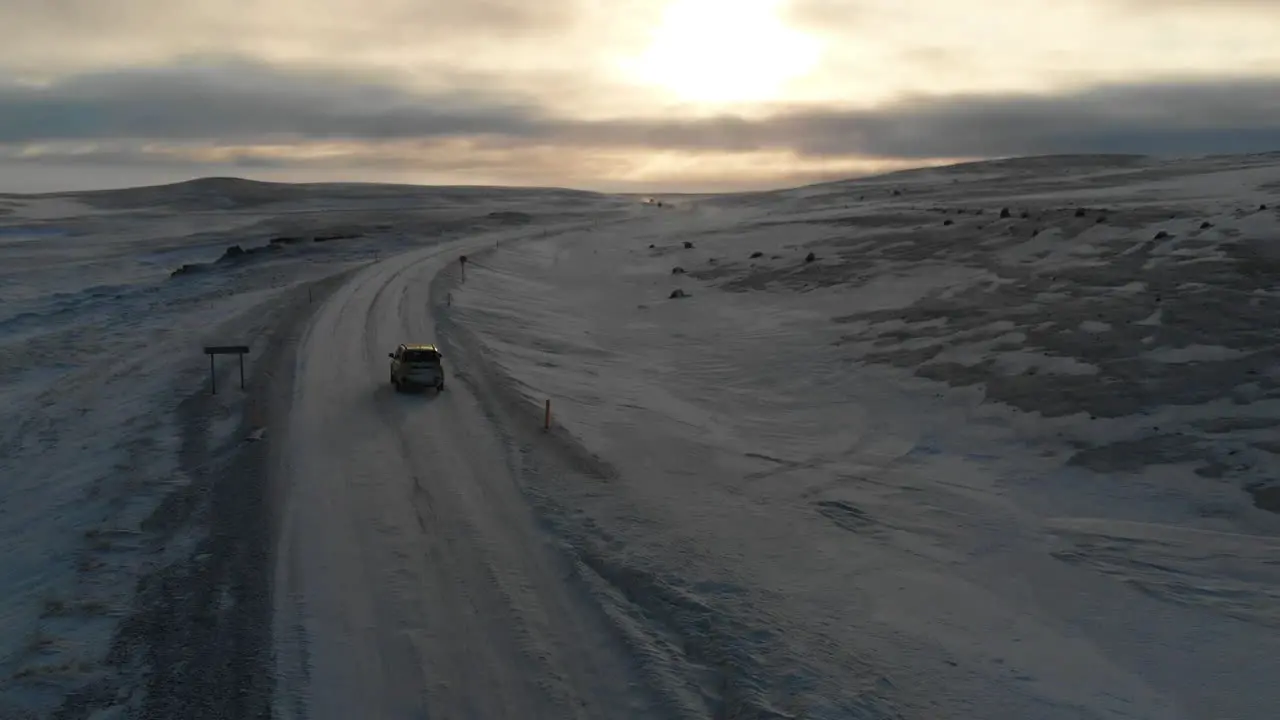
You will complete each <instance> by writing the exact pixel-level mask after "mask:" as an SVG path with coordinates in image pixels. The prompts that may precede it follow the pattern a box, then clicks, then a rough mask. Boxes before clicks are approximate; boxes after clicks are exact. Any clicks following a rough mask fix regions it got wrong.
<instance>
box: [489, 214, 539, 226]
mask: <svg viewBox="0 0 1280 720" xmlns="http://www.w3.org/2000/svg"><path fill="white" fill-rule="evenodd" d="M487 217H488V218H490V219H492V220H498V221H501V222H504V223H507V224H508V225H523V224H525V223H528V222H531V221H532V220H533V216H532V215H530V214H528V213H522V212H515V211H514V210H497V211H494V212H491V213H489V214H488V216H487Z"/></svg>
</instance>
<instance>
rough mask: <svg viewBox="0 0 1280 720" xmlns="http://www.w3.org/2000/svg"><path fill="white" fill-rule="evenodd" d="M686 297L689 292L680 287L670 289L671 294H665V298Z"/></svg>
mask: <svg viewBox="0 0 1280 720" xmlns="http://www.w3.org/2000/svg"><path fill="white" fill-rule="evenodd" d="M687 297H689V293H687V292H685V291H683V290H681V289H680V288H676V289H675V290H672V291H671V294H670V295H668V296H667V299H668V300H675V299H677V298H687Z"/></svg>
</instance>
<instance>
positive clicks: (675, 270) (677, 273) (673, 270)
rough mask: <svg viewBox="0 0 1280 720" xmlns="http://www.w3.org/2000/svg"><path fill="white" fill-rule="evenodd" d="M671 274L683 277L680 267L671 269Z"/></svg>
mask: <svg viewBox="0 0 1280 720" xmlns="http://www.w3.org/2000/svg"><path fill="white" fill-rule="evenodd" d="M671 274H672V275H683V274H684V268H682V267H680V266H679V265H677V266H676V267H673V268H671Z"/></svg>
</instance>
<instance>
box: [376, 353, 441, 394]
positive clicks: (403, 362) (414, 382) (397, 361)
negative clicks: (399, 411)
mask: <svg viewBox="0 0 1280 720" xmlns="http://www.w3.org/2000/svg"><path fill="white" fill-rule="evenodd" d="M387 357H389V358H391V384H392V385H394V386H395V388H396V391H397V392H403V391H404V390H407V389H409V388H413V387H419V388H429V387H433V388H435V389H436V391H437V392H439V391H440V390H444V365H443V364H442V363H441V355H440V350H439V349H438V348H436V346H435V345H408V344H401V345H400V346H398V347H396V351H395V352H393V353H387Z"/></svg>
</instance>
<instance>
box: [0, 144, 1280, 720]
mask: <svg viewBox="0 0 1280 720" xmlns="http://www.w3.org/2000/svg"><path fill="white" fill-rule="evenodd" d="M656 199H657V200H660V201H661V202H660V203H659V202H646V201H645V199H644V198H639V197H629V196H608V195H596V194H591V193H576V192H572V191H559V190H502V189H481V188H417V187H400V186H366V185H349V186H343V185H336V186H335V185H322V186H289V185H272V184H260V183H250V182H247V181H239V180H230V179H227V180H223V179H212V180H202V181H196V182H193V183H185V184H181V185H177V186H167V187H159V188H141V189H136V190H128V191H111V192H103V193H89V194H77V195H61V196H4V197H0V282H2V283H3V286H2V287H0V348H3V350H2V353H0V379H2V381H0V393H2V394H3V405H2V406H0V407H3V408H4V413H5V417H4V420H3V422H0V451H2V454H0V477H2V478H3V482H0V488H2V489H0V537H2V538H3V544H2V545H0V547H3V548H4V554H3V557H2V560H0V578H2V579H3V580H4V584H5V587H7V588H11V591H10V593H9V594H8V595H7V597H6V600H7V602H6V603H5V605H4V606H3V607H2V608H0V629H2V630H3V632H0V662H2V668H0V669H3V670H4V671H5V676H4V678H3V681H2V682H3V685H0V717H4V718H8V717H15V718H22V717H52V716H59V717H190V718H199V717H249V716H253V717H268V716H270V717H277V718H314V719H316V720H320V719H321V718H340V717H341V718H349V717H368V718H384V717H385V718H403V717H451V718H453V717H457V718H463V717H475V718H482V717H483V718H489V717H517V716H519V717H540V718H541V717H546V718H571V717H579V718H600V717H610V718H612V717H636V718H699V717H705V718H722V717H758V718H814V719H819V718H821V719H826V718H858V719H860V720H862V719H875V720H879V719H882V718H883V719H889V718H905V719H911V720H915V719H921V720H923V719H925V718H928V719H931V720H932V719H943V718H954V719H957V720H958V719H961V718H965V719H969V718H991V719H1004V718H1008V719H1009V720H1013V719H1014V718H1018V719H1022V718H1038V719H1040V718H1043V719H1046V720H1055V719H1059V718H1061V719H1063V720H1065V719H1067V718H1071V719H1077V718H1098V719H1103V718H1106V719H1111V718H1142V719H1144V720H1145V719H1151V720H1156V719H1159V720H1177V719H1182V718H1186V719H1188V720H1192V719H1195V720H1199V719H1200V718H1209V717H1214V718H1218V717H1221V718H1228V717H1229V718H1240V719H1247V720H1253V719H1258V720H1262V719H1264V718H1266V719H1269V718H1272V717H1274V715H1275V708H1276V707H1280V688H1278V687H1277V685H1276V684H1275V683H1274V682H1271V679H1272V678H1273V677H1274V676H1275V675H1276V674H1277V672H1280V563H1278V562H1277V560H1276V558H1277V556H1280V483H1278V481H1277V480H1276V478H1277V468H1278V467H1280V463H1278V460H1280V443H1278V442H1277V441H1276V439H1275V437H1274V435H1275V429H1276V428H1277V427H1280V364H1278V362H1277V361H1280V343H1278V342H1277V340H1280V338H1278V337H1277V332H1278V331H1277V330H1276V326H1275V321H1274V318H1275V317H1276V316H1277V314H1278V312H1280V289H1278V288H1277V286H1276V283H1275V279H1274V278H1275V277H1276V275H1277V271H1278V270H1280V245H1278V244H1277V243H1280V156H1275V155H1269V156H1238V157H1216V158H1203V159H1197V160H1179V161H1157V160H1153V159H1149V158H1142V157H1127V156H1079V157H1075V156H1071V157H1048V158H1027V159H1015V160H1005V161H997V162H986V163H976V164H970V165H961V166H955V167H950V168H936V169H930V170H927V171H910V172H905V173H897V174H893V175H887V176H882V177H877V178H870V179H862V180H854V181H847V182H840V183H831V184H825V185H816V186H810V187H804V188H797V189H794V190H786V191H778V192H768V193H751V194H737V195H721V196H715V195H712V196H696V197H695V196H657V198H656ZM232 246H237V247H235V248H234V249H232ZM461 255H466V257H467V262H466V263H465V265H461V264H460V263H459V256H461ZM401 342H438V343H440V344H441V346H442V348H443V349H444V352H445V366H446V372H447V375H448V386H447V388H446V389H445V390H444V391H443V392H442V393H439V394H437V393H435V392H434V391H432V392H427V393H424V394H400V393H396V392H395V391H394V390H393V388H392V387H391V384H390V382H389V378H388V372H389V368H388V362H389V360H388V358H387V357H386V355H387V353H388V352H390V351H391V350H393V349H394V348H395V345H396V344H398V343H401ZM239 343H244V344H248V345H250V347H251V350H250V353H249V354H248V355H247V356H246V373H247V385H246V388H245V389H244V390H242V389H241V388H240V385H239V376H238V368H237V367H236V364H235V358H234V357H219V358H216V360H217V370H218V373H219V374H218V394H216V395H213V394H210V392H209V385H208V383H209V377H208V373H209V366H208V362H209V359H208V358H207V357H206V356H205V355H203V354H202V352H201V347H202V345H204V344H239ZM548 403H549V404H548ZM548 407H549V409H550V415H549V417H550V421H551V422H550V428H549V429H544V428H543V424H544V422H545V420H546V418H547V415H546V413H547V409H548ZM94 713H100V714H99V715H94ZM112 713H114V714H112Z"/></svg>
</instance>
